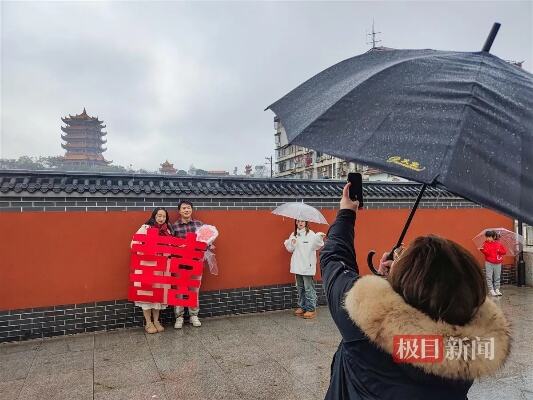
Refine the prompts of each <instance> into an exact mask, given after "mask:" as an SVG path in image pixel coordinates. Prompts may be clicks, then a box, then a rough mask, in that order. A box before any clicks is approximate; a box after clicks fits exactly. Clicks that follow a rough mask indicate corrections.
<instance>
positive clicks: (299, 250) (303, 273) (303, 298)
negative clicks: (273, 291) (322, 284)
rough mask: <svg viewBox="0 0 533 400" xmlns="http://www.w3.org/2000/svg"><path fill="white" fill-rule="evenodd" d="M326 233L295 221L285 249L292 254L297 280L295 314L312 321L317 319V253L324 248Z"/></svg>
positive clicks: (302, 222) (293, 268)
mask: <svg viewBox="0 0 533 400" xmlns="http://www.w3.org/2000/svg"><path fill="white" fill-rule="evenodd" d="M325 236H326V234H325V233H322V232H318V233H315V232H313V231H312V230H310V229H309V226H308V223H307V221H299V220H296V221H294V232H292V233H291V235H290V236H289V238H288V239H287V240H285V248H286V249H287V250H288V251H289V253H292V257H291V273H292V274H294V275H295V278H296V289H297V290H298V308H297V309H296V311H295V312H294V314H295V315H296V316H298V317H303V318H305V319H311V318H315V317H316V303H317V295H316V289H315V282H314V280H313V277H314V276H315V274H316V251H317V250H318V249H320V248H321V247H322V246H324V237H325Z"/></svg>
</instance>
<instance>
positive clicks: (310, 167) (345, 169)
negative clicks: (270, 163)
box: [274, 117, 363, 179]
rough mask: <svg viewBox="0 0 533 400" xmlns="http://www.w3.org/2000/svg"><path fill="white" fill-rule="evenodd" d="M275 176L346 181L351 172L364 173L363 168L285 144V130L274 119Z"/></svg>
mask: <svg viewBox="0 0 533 400" xmlns="http://www.w3.org/2000/svg"><path fill="white" fill-rule="evenodd" d="M274 129H275V131H276V132H275V133H274V140H275V151H276V156H275V165H276V168H275V169H276V171H275V176H276V177H278V178H301V179H344V178H346V177H347V176H348V173H349V172H362V170H363V166H362V165H360V164H356V163H350V162H347V161H345V160H341V159H340V158H337V157H333V156H330V155H327V154H324V153H320V152H318V151H314V150H311V149H307V148H304V147H300V146H296V145H289V144H288V143H284V137H285V135H284V132H283V130H284V128H283V126H282V125H281V122H280V121H279V118H278V117H275V118H274Z"/></svg>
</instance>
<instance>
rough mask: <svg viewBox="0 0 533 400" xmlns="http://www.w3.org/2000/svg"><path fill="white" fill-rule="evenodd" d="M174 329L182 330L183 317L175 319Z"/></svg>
mask: <svg viewBox="0 0 533 400" xmlns="http://www.w3.org/2000/svg"><path fill="white" fill-rule="evenodd" d="M174 328H175V329H181V328H183V317H178V318H176V323H175V324H174Z"/></svg>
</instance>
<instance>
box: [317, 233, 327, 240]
mask: <svg viewBox="0 0 533 400" xmlns="http://www.w3.org/2000/svg"><path fill="white" fill-rule="evenodd" d="M317 235H319V236H322V239H324V238H325V237H326V234H325V233H324V232H317Z"/></svg>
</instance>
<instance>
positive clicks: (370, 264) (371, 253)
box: [366, 246, 399, 276]
mask: <svg viewBox="0 0 533 400" xmlns="http://www.w3.org/2000/svg"><path fill="white" fill-rule="evenodd" d="M398 247H399V246H394V247H393V248H392V250H391V251H390V252H389V255H388V256H387V260H393V259H394V251H395V250H396V249H397V248H398ZM374 254H376V251H375V250H370V251H369V252H368V255H367V256H366V262H367V264H368V269H370V271H371V272H372V273H373V274H374V275H378V276H383V275H381V274H380V273H379V272H378V271H377V269H376V268H375V267H374V261H373V260H372V258H373V257H374Z"/></svg>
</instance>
